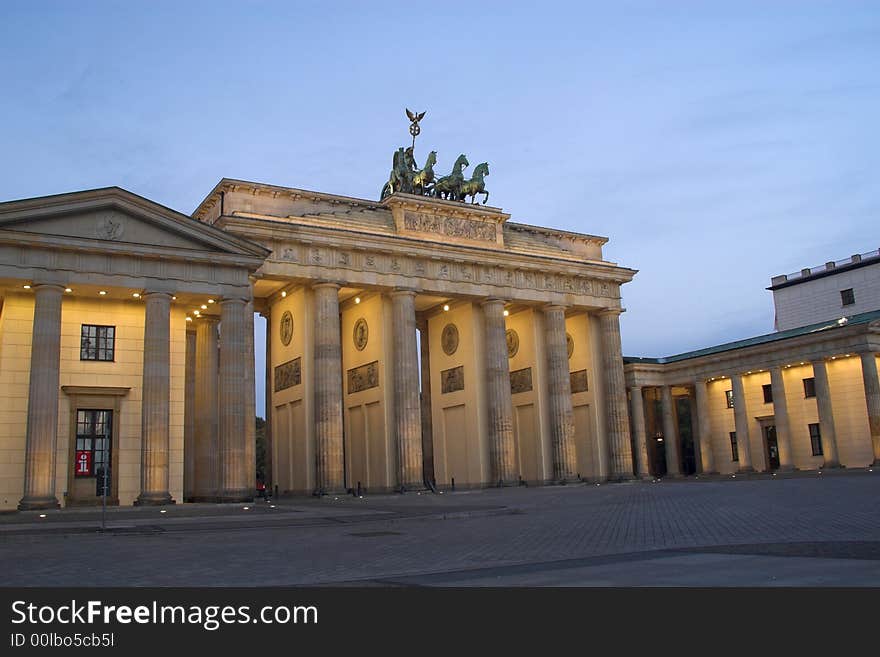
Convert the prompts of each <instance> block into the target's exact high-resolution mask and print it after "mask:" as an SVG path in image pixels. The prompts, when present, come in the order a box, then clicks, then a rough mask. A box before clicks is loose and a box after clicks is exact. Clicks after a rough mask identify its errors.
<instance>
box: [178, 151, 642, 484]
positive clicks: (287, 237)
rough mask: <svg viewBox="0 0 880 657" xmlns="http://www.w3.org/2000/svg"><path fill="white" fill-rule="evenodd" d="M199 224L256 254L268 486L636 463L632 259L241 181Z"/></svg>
mask: <svg viewBox="0 0 880 657" xmlns="http://www.w3.org/2000/svg"><path fill="white" fill-rule="evenodd" d="M401 150H402V149H401ZM438 183H439V181H438ZM385 191H386V192H387V191H388V190H387V189H386V190H385ZM194 217H195V218H196V219H198V220H199V221H202V222H206V223H209V224H212V225H213V226H216V227H219V228H221V229H222V230H223V231H226V232H229V233H233V234H235V235H237V236H240V237H243V238H246V239H248V240H251V241H254V242H256V243H258V244H260V245H262V246H263V247H264V248H266V249H268V250H270V251H271V255H269V257H268V258H267V259H266V261H265V263H264V264H263V266H262V267H261V268H260V269H259V271H258V272H257V273H256V277H255V278H254V281H253V295H254V304H255V308H256V309H257V310H258V311H259V312H260V313H261V314H262V315H263V316H264V317H265V318H266V320H267V326H268V335H267V349H266V352H267V353H266V363H267V381H266V389H267V411H266V413H267V417H268V424H269V432H270V435H271V462H272V464H271V482H272V483H273V484H274V485H275V486H277V487H278V490H279V491H281V492H292V493H312V492H315V491H317V492H330V491H342V490H354V489H360V490H366V491H390V490H406V489H419V488H423V487H424V486H425V485H429V486H431V485H434V484H436V485H440V486H450V485H454V486H456V487H477V486H490V485H509V484H517V483H522V482H525V483H530V484H536V483H538V484H540V483H548V482H563V481H572V480H576V479H577V478H578V477H580V478H581V479H596V480H605V479H622V478H629V477H631V476H632V473H633V465H632V448H631V443H630V432H629V422H628V417H627V396H626V387H625V383H624V374H623V361H622V354H621V344H620V328H619V315H620V313H621V312H622V310H623V309H622V308H621V303H620V286H621V285H622V284H623V283H626V282H628V281H630V280H631V279H632V277H633V275H634V274H635V271H633V270H631V269H627V268H624V267H620V266H617V265H616V264H614V263H611V262H607V261H605V260H604V259H603V257H602V246H603V244H605V242H606V239H605V238H602V237H595V236H592V235H581V234H576V233H570V232H565V231H559V230H552V229H547V228H539V227H536V226H531V225H526V224H521V223H514V222H512V221H509V220H508V219H509V215H508V214H506V213H504V212H503V211H501V210H500V209H498V208H494V207H488V206H484V205H479V204H472V203H466V202H461V201H459V200H448V199H443V198H437V197H429V196H425V195H420V194H414V193H407V192H404V191H394V192H392V193H388V194H387V195H386V196H385V197H384V198H383V199H382V200H381V201H380V202H372V201H365V200H360V199H355V198H348V197H344V196H335V195H331V194H323V193H316V192H308V191H303V190H298V189H290V188H284V187H275V186H271V185H263V184H258V183H251V182H244V181H239V180H223V181H222V182H221V183H220V184H218V185H217V187H216V188H215V189H214V190H213V191H212V192H211V194H209V195H208V197H207V198H206V199H205V200H204V201H203V202H202V204H201V205H200V206H199V207H198V209H197V210H196V211H195V213H194Z"/></svg>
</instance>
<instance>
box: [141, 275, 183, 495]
mask: <svg viewBox="0 0 880 657" xmlns="http://www.w3.org/2000/svg"><path fill="white" fill-rule="evenodd" d="M170 393H171V295H170V294H167V293H165V292H148V293H147V294H145V295H144V370H143V388H142V390H141V494H140V495H138V498H137V500H135V504H138V505H159V504H173V503H174V500H172V499H171V494H170V493H169V492H168V438H169V436H168V431H169V426H168V413H169V406H170Z"/></svg>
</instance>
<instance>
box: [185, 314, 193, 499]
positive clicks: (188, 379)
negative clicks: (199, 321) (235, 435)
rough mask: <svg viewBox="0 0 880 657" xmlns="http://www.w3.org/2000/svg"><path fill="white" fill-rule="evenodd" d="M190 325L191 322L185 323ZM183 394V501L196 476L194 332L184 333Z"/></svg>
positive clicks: (188, 495)
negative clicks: (184, 365) (184, 367)
mask: <svg viewBox="0 0 880 657" xmlns="http://www.w3.org/2000/svg"><path fill="white" fill-rule="evenodd" d="M187 324H188V325H189V324H191V322H187ZM184 376H185V383H184V392H183V397H184V400H183V501H184V502H189V501H190V500H191V499H192V495H193V490H194V482H195V474H196V452H195V449H196V440H195V432H196V416H195V411H196V332H195V330H194V329H193V330H187V332H186V373H185V375H184Z"/></svg>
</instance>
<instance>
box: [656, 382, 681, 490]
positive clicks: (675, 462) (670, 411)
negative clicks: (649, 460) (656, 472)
mask: <svg viewBox="0 0 880 657" xmlns="http://www.w3.org/2000/svg"><path fill="white" fill-rule="evenodd" d="M660 403H661V405H662V407H663V451H664V453H665V454H666V474H667V476H669V477H680V476H681V453H680V452H681V450H680V449H679V444H678V443H679V441H678V427H677V426H676V422H675V409H674V408H673V407H672V387H671V386H663V387H661V388H660Z"/></svg>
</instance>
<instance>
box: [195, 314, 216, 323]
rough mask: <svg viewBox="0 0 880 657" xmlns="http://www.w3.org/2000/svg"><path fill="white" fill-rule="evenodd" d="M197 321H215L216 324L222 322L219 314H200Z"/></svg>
mask: <svg viewBox="0 0 880 657" xmlns="http://www.w3.org/2000/svg"><path fill="white" fill-rule="evenodd" d="M196 321H198V322H204V323H207V322H214V323H215V324H218V323H219V322H220V317H219V316H218V315H199V316H198V317H196Z"/></svg>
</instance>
